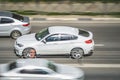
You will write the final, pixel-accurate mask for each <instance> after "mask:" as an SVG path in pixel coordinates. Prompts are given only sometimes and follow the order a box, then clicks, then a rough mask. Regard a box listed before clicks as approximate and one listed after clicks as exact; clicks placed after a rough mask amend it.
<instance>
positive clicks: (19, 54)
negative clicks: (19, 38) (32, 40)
mask: <svg viewBox="0 0 120 80" xmlns="http://www.w3.org/2000/svg"><path fill="white" fill-rule="evenodd" d="M14 53H15V54H16V55H17V56H22V49H20V48H18V47H16V46H15V47H14Z"/></svg>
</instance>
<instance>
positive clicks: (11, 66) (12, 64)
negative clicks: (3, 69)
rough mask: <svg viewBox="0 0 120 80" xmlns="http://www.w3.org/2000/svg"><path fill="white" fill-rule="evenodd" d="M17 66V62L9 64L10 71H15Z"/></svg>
mask: <svg viewBox="0 0 120 80" xmlns="http://www.w3.org/2000/svg"><path fill="white" fill-rule="evenodd" d="M16 64H17V63H16V62H12V63H10V64H9V67H8V70H12V69H14V68H17V65H16Z"/></svg>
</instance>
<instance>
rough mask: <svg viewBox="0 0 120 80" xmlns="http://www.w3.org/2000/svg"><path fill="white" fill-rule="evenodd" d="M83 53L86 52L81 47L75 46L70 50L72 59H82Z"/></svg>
mask: <svg viewBox="0 0 120 80" xmlns="http://www.w3.org/2000/svg"><path fill="white" fill-rule="evenodd" d="M83 54H84V51H83V49H81V48H74V49H72V50H71V52H70V55H71V58H72V59H81V58H82V57H83Z"/></svg>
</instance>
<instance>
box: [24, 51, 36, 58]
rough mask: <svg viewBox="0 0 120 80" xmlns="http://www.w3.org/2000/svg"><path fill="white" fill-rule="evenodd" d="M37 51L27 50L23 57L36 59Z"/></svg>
mask: <svg viewBox="0 0 120 80" xmlns="http://www.w3.org/2000/svg"><path fill="white" fill-rule="evenodd" d="M35 54H36V52H35V50H34V49H25V50H24V51H23V57H24V58H35Z"/></svg>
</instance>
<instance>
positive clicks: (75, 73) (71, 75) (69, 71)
mask: <svg viewBox="0 0 120 80" xmlns="http://www.w3.org/2000/svg"><path fill="white" fill-rule="evenodd" d="M57 65H58V64H57ZM58 73H60V74H62V75H65V76H68V77H64V78H66V79H72V80H74V79H80V80H83V79H84V72H83V71H82V70H81V69H79V68H75V67H72V66H67V65H58Z"/></svg>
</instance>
